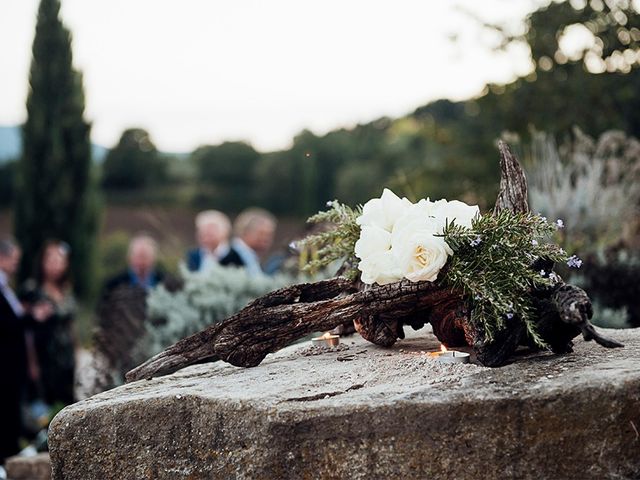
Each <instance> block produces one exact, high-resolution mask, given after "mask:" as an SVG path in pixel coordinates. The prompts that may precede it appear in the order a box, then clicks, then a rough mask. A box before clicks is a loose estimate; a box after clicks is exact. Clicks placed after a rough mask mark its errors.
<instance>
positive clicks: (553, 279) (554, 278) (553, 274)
mask: <svg viewBox="0 0 640 480" xmlns="http://www.w3.org/2000/svg"><path fill="white" fill-rule="evenodd" d="M549 280H551V283H552V284H553V285H555V284H556V283H558V282H559V281H560V277H559V276H558V275H557V274H556V272H551V273H550V274H549Z"/></svg>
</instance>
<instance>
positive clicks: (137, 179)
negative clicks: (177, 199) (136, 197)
mask: <svg viewBox="0 0 640 480" xmlns="http://www.w3.org/2000/svg"><path fill="white" fill-rule="evenodd" d="M167 171H168V170H167V161H166V159H165V158H163V157H162V156H161V155H160V154H159V153H158V150H157V148H156V146H155V145H154V144H153V142H152V141H151V137H150V136H149V133H148V132H147V131H146V130H143V129H141V128H130V129H127V130H125V131H124V132H123V133H122V135H121V136H120V140H119V141H118V144H117V145H116V146H115V147H114V148H113V149H111V150H110V151H109V153H107V156H106V157H105V160H104V163H103V165H102V186H103V187H104V188H105V189H106V190H112V191H114V190H115V191H121V190H135V189H140V188H145V187H149V186H156V185H158V184H160V183H163V182H165V181H166V180H167V177H168V173H167Z"/></svg>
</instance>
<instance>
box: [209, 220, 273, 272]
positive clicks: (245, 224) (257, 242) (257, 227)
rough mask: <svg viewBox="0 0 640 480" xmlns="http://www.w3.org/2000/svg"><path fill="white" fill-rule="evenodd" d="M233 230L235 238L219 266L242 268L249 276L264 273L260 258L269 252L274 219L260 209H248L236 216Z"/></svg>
mask: <svg viewBox="0 0 640 480" xmlns="http://www.w3.org/2000/svg"><path fill="white" fill-rule="evenodd" d="M233 230H234V234H235V237H234V238H233V240H231V245H230V248H229V253H227V255H226V256H224V257H223V258H222V259H221V260H220V265H234V266H239V267H243V268H245V269H246V271H247V273H248V274H249V275H260V274H262V273H264V272H263V269H262V267H261V265H260V257H261V256H264V255H265V254H266V253H267V252H268V251H269V249H270V248H271V245H272V243H273V237H274V234H275V231H276V219H275V217H274V216H273V215H271V214H270V213H269V212H267V211H266V210H263V209H261V208H249V209H247V210H245V211H244V212H242V213H241V214H240V215H238V218H236V221H235V222H234V224H233Z"/></svg>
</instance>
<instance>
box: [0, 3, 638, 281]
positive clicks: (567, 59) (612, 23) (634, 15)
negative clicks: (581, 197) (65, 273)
mask: <svg viewBox="0 0 640 480" xmlns="http://www.w3.org/2000/svg"><path fill="white" fill-rule="evenodd" d="M59 9H60V2H59V0H41V3H40V7H39V12H38V21H37V26H36V35H35V39H34V43H33V57H32V64H31V71H30V90H29V97H28V100H27V111H28V119H27V121H26V123H25V125H24V126H23V155H22V158H21V159H19V161H17V162H14V163H9V164H6V165H3V166H2V167H0V169H1V171H0V202H5V204H9V203H13V205H14V213H15V215H14V218H15V231H16V235H17V237H18V239H19V241H20V242H21V244H22V245H23V247H24V248H25V250H26V253H27V255H25V256H24V258H25V259H27V258H29V257H31V256H32V255H30V254H34V252H35V251H36V250H37V248H38V247H37V246H38V245H41V244H43V243H44V240H45V239H47V238H52V237H57V238H62V239H65V240H67V241H69V242H70V244H71V246H72V249H73V250H74V252H76V253H75V255H74V262H73V265H74V267H73V268H74V275H75V277H76V279H77V281H76V285H79V286H80V288H82V286H83V285H85V284H86V283H87V282H88V280H87V281H86V282H85V281H83V279H88V278H89V276H88V274H87V272H88V271H89V270H90V265H91V258H92V254H91V250H92V248H93V247H92V246H93V243H94V242H93V239H94V237H95V233H96V229H97V225H98V219H99V214H98V212H99V203H98V201H97V196H96V194H97V193H98V192H99V191H100V188H101V189H102V191H103V192H104V194H105V197H106V200H107V202H127V201H135V202H140V201H149V202H152V201H171V202H174V203H175V202H182V203H185V204H189V205H192V206H194V207H202V206H206V207H212V206H215V208H218V209H221V210H225V211H228V212H230V213H233V212H237V211H239V210H241V209H243V208H245V207H247V206H250V205H260V206H262V207H264V208H267V209H269V210H271V211H273V212H274V213H276V214H279V215H287V216H297V217H304V216H306V215H308V214H310V213H313V212H315V211H317V210H318V209H321V208H324V206H325V204H326V202H327V200H331V199H334V198H338V199H340V200H341V201H343V202H345V203H349V204H357V203H362V202H364V201H366V200H367V199H369V198H371V197H373V196H376V195H378V194H379V193H380V191H381V190H382V188H383V187H385V186H387V187H390V188H392V189H394V190H395V191H397V192H398V193H402V194H404V195H406V196H408V197H410V198H413V199H416V198H420V197H424V196H430V197H431V198H440V197H449V198H452V197H457V198H461V199H463V200H466V201H468V202H472V203H479V204H480V205H481V206H483V207H485V208H486V207H489V206H490V202H491V201H492V199H494V198H495V190H496V188H497V186H496V179H497V178H498V166H497V161H496V158H497V155H496V150H495V142H496V140H497V138H499V137H500V136H501V135H503V134H504V133H505V132H510V133H512V134H514V135H518V136H519V137H520V138H521V139H524V140H525V142H524V143H525V144H526V139H527V138H528V137H529V136H530V135H531V132H532V129H538V130H544V131H547V132H550V133H552V134H555V135H557V136H563V135H570V131H571V127H572V126H573V125H578V126H580V127H581V128H582V130H583V131H585V132H586V133H588V134H590V135H593V136H596V135H597V134H599V133H601V132H603V131H604V130H608V129H612V128H617V129H621V130H623V131H625V132H626V133H628V134H630V135H634V136H640V96H639V95H638V88H637V86H638V85H640V78H639V76H640V73H639V72H640V69H638V66H639V65H640V14H639V13H638V11H637V9H636V8H635V6H634V4H633V3H632V2H630V1H629V0H606V1H603V0H590V1H585V2H583V3H582V4H580V2H578V1H573V2H568V1H564V2H552V3H550V4H549V5H547V6H543V7H542V8H540V9H539V10H537V11H535V12H533V13H532V14H530V15H529V16H528V17H527V19H526V28H525V30H524V33H521V34H517V35H516V34H513V33H512V32H510V30H509V28H508V27H507V26H501V25H487V26H485V28H490V29H493V30H495V31H498V32H500V34H501V38H502V39H503V41H502V43H501V44H500V45H498V46H497V47H496V48H503V47H504V46H506V45H509V44H511V43H513V42H521V43H522V42H524V43H526V44H527V45H528V47H529V49H530V51H531V61H532V64H533V65H534V68H533V71H532V72H531V73H530V74H529V75H528V76H527V77H524V78H520V79H518V80H516V81H515V82H513V83H511V84H509V85H489V86H487V88H486V90H485V92H483V94H482V95H480V96H479V97H477V98H474V99H470V100H467V101H463V102H451V101H447V100H440V101H436V102H433V103H430V104H429V105H426V106H423V107H420V108H417V109H416V110H415V111H413V112H411V113H409V114H408V115H406V116H404V117H401V118H396V119H392V118H386V117H385V118H379V119H376V120H374V121H371V122H369V123H365V124H360V125H357V126H355V127H353V128H342V129H337V130H334V131H332V132H329V133H328V134H326V135H316V134H314V133H313V132H310V131H307V130H305V131H302V132H301V133H299V134H298V135H297V136H296V137H295V138H294V139H293V144H292V146H291V147H290V148H288V149H285V150H281V151H276V152H258V151H256V150H255V149H254V148H253V147H252V146H251V145H250V144H248V143H244V142H224V143H222V144H220V145H205V146H202V147H199V148H197V149H196V150H194V151H193V152H191V153H190V154H188V155H186V156H183V157H182V158H176V157H175V156H171V155H167V154H163V153H162V152H160V151H158V149H157V148H156V146H155V145H154V143H153V141H152V138H151V137H150V135H149V133H148V132H146V131H145V130H144V129H141V128H133V129H128V130H126V131H125V132H123V134H122V136H121V138H120V140H119V142H118V144H117V145H115V146H114V147H113V148H112V149H111V150H110V151H109V152H108V154H107V156H106V158H105V160H104V162H103V163H102V164H101V165H93V164H92V162H91V151H90V141H89V133H90V127H91V126H90V124H89V123H88V122H87V121H86V119H85V118H84V93H83V85H82V76H81V74H80V72H78V71H76V70H75V69H74V68H73V64H72V54H71V35H70V33H69V31H68V30H67V29H66V27H65V26H64V25H63V24H62V22H61V20H60V18H59ZM577 27H579V28H583V29H586V31H587V32H590V35H591V37H592V41H591V43H588V44H585V46H584V48H582V50H581V51H578V52H572V53H571V54H567V53H566V52H565V51H564V49H563V48H562V43H563V39H564V38H565V37H566V35H568V33H569V32H570V31H571V30H572V29H573V30H575V28H577ZM25 268H26V267H25Z"/></svg>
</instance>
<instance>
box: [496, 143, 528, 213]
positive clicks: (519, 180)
mask: <svg viewBox="0 0 640 480" xmlns="http://www.w3.org/2000/svg"><path fill="white" fill-rule="evenodd" d="M498 150H499V151H500V172H501V174H500V193H498V199H497V200H496V205H495V207H494V211H495V212H500V211H502V210H511V211H512V212H520V213H526V212H528V211H529V201H528V197H527V178H526V177H525V175H524V171H523V170H522V167H521V166H520V163H519V162H518V159H517V158H516V156H515V155H514V154H513V153H512V152H511V149H510V148H509V145H507V144H506V143H505V142H503V141H502V140H500V141H499V142H498Z"/></svg>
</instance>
